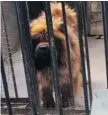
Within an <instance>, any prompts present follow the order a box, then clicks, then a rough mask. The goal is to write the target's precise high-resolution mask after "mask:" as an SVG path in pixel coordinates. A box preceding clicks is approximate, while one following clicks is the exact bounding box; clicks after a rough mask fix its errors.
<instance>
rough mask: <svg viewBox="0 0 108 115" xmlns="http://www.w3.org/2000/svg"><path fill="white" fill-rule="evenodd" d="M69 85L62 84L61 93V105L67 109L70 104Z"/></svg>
mask: <svg viewBox="0 0 108 115" xmlns="http://www.w3.org/2000/svg"><path fill="white" fill-rule="evenodd" d="M70 88H71V87H70V84H69V83H67V84H62V86H61V93H62V105H63V107H68V106H69V105H71V104H72V102H71V98H72V97H71V89H70Z"/></svg>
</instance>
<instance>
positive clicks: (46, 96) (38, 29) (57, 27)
mask: <svg viewBox="0 0 108 115" xmlns="http://www.w3.org/2000/svg"><path fill="white" fill-rule="evenodd" d="M65 9H66V19H67V29H68V38H69V42H70V44H69V46H70V54H71V65H72V77H73V79H74V83H73V87H74V93H75V94H77V92H79V90H80V88H81V85H82V78H81V59H80V51H79V50H80V49H79V41H78V37H77V20H76V13H75V11H74V10H72V9H71V8H69V6H68V5H65ZM51 13H52V21H53V30H54V35H55V37H56V39H55V41H56V40H57V39H58V40H59V41H60V42H59V44H58V45H57V44H55V45H57V47H56V48H57V52H58V54H59V57H58V58H59V60H60V62H59V63H58V68H59V77H60V87H61V93H62V99H63V103H65V102H66V101H67V102H68V101H69V100H70V99H71V96H70V95H71V94H70V90H69V84H70V79H69V69H68V57H67V50H66V43H65V42H66V40H65V36H64V33H63V32H62V31H61V30H62V29H63V28H62V25H63V15H62V7H61V4H60V3H51ZM46 31H47V25H46V18H45V13H44V12H42V13H41V14H40V16H39V17H38V18H37V19H35V20H33V21H31V22H30V32H31V36H32V38H33V39H36V37H37V36H38V35H39V34H40V33H42V32H46ZM47 38H48V37H47ZM44 39H45V38H44V37H43V38H42V39H41V40H40V44H42V43H43V44H44ZM47 42H48V41H47ZM37 76H38V84H39V92H40V99H41V102H43V106H44V107H50V106H51V107H54V100H53V97H52V89H53V86H52V77H51V72H50V71H49V69H44V70H41V71H38V72H37Z"/></svg>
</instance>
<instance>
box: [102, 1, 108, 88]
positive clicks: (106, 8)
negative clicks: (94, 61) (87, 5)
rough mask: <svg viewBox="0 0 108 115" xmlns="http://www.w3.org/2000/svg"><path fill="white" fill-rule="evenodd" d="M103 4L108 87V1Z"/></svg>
mask: <svg viewBox="0 0 108 115" xmlns="http://www.w3.org/2000/svg"><path fill="white" fill-rule="evenodd" d="M101 5H102V18H103V32H104V47H105V60H106V76H107V89H108V1H102V2H101Z"/></svg>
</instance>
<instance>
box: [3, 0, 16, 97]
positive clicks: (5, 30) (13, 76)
mask: <svg viewBox="0 0 108 115" xmlns="http://www.w3.org/2000/svg"><path fill="white" fill-rule="evenodd" d="M1 10H2V18H3V23H4V32H5V35H6V42H7V50H8V55H9V61H10V68H11V72H12V79H13V84H14V91H15V96H16V98H18V92H17V85H16V79H15V72H14V66H13V61H12V56H11V49H10V45H9V40H8V33H7V29H6V23H5V21H6V20H5V18H4V11H3V2H1Z"/></svg>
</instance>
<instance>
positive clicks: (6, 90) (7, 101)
mask: <svg viewBox="0 0 108 115" xmlns="http://www.w3.org/2000/svg"><path fill="white" fill-rule="evenodd" d="M1 76H2V81H3V87H4V93H5V97H6V103H7V109H8V112H9V115H13V114H12V107H11V102H10V98H9V91H8V86H7V81H6V74H5V70H4V65H3V58H2V56H1Z"/></svg>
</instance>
